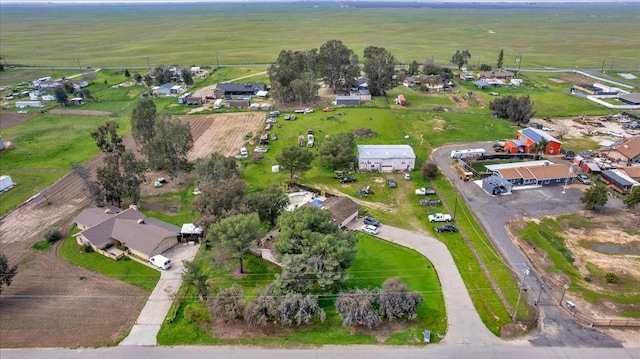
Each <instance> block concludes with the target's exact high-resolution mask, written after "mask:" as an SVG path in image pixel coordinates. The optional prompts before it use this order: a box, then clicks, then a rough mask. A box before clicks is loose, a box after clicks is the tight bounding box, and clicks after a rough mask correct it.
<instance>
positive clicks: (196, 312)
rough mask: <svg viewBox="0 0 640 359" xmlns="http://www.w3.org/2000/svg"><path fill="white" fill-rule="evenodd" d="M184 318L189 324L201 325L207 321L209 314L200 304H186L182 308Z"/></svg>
mask: <svg viewBox="0 0 640 359" xmlns="http://www.w3.org/2000/svg"><path fill="white" fill-rule="evenodd" d="M184 317H185V319H186V320H188V321H189V322H190V323H194V322H195V323H202V322H208V321H209V314H208V313H207V307H206V306H205V305H204V304H203V303H200V302H194V303H190V304H188V305H187V306H186V307H185V308H184Z"/></svg>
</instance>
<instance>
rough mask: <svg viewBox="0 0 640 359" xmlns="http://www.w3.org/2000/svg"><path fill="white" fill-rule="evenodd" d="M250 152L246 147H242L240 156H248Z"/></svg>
mask: <svg viewBox="0 0 640 359" xmlns="http://www.w3.org/2000/svg"><path fill="white" fill-rule="evenodd" d="M248 155H249V152H247V148H246V147H240V156H248Z"/></svg>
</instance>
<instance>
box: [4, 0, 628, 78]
mask: <svg viewBox="0 0 640 359" xmlns="http://www.w3.org/2000/svg"><path fill="white" fill-rule="evenodd" d="M470 13H473V21H469V14H470ZM639 15H640V10H639V9H638V7H636V6H629V5H627V4H622V3H621V4H610V3H606V4H566V3H559V4H553V3H545V4H507V5H502V6H501V5H495V4H492V5H482V4H453V5H447V6H443V5H439V4H426V3H425V4H418V5H416V4H409V5H407V6H402V5H399V6H393V7H389V6H385V7H382V6H375V5H368V6H357V7H348V8H345V7H340V6H339V5H338V4H322V5H321V6H319V7H311V6H309V4H306V3H289V4H272V3H271V4H252V5H251V11H250V12H247V11H246V7H244V4H161V5H160V4H154V5H151V4H135V5H127V6H119V5H101V6H74V5H57V6H47V7H30V6H17V5H14V6H5V5H4V4H3V9H2V11H1V12H0V42H1V43H2V46H3V53H4V54H10V56H7V61H8V62H9V63H11V64H28V65H40V66H52V65H53V66H66V67H76V66H79V67H82V68H85V67H86V66H89V65H91V66H93V67H94V68H97V67H102V66H128V67H130V68H129V71H130V72H131V71H133V70H132V69H133V67H134V66H135V67H141V68H142V67H143V68H146V67H147V66H148V64H149V63H151V66H152V67H155V66H157V65H160V64H167V65H168V64H183V65H187V64H197V65H201V66H202V65H205V64H208V65H213V64H256V63H262V64H265V63H272V62H273V61H274V59H276V58H277V56H278V54H279V52H280V51H281V50H282V49H291V50H310V49H314V48H315V49H317V48H319V47H320V46H321V45H322V44H323V43H325V42H326V41H327V40H330V39H339V40H342V41H343V42H344V43H345V44H346V45H347V46H349V47H350V48H352V49H353V50H354V52H355V53H356V54H357V55H358V56H360V58H361V59H362V53H363V50H364V49H365V48H366V47H367V46H370V45H374V46H381V47H385V48H387V49H388V50H390V51H391V53H392V54H393V55H394V56H395V57H396V58H397V59H398V61H399V62H402V63H404V64H407V63H409V62H411V61H413V60H417V61H418V63H422V62H424V61H425V60H426V59H430V60H431V59H432V60H433V61H434V62H436V63H439V64H448V63H449V59H450V58H451V56H452V55H453V53H454V52H455V50H456V49H468V50H469V51H470V52H471V54H472V56H473V57H472V58H471V60H470V62H471V63H473V64H474V65H479V64H480V63H486V64H490V65H495V61H496V59H497V56H498V52H499V51H500V49H504V63H505V65H506V66H513V65H514V59H515V56H516V55H521V59H522V62H521V64H520V65H521V66H523V67H543V66H553V67H567V68H575V67H581V68H600V67H601V66H602V65H603V58H614V57H615V67H616V68H624V69H637V61H636V59H638V58H640V54H639V50H638V49H640V43H639V40H638V39H637V36H635V35H634V34H636V33H637V18H638V16H639ZM496 18H499V19H501V21H499V22H496V21H495V19H496ZM68 19H74V21H72V22H70V21H68ZM282 19H287V21H282ZM166 24H172V28H173V30H172V31H170V32H166V31H165V26H166ZM211 24H215V26H216V28H220V29H225V31H222V32H221V31H213V30H212V29H211ZM586 28H588V29H589V31H584V29H586ZM77 29H91V31H78V30H77ZM139 29H145V31H139ZM514 29H518V31H514ZM160 33H162V34H163V36H149V34H160ZM594 33H597V34H598V36H596V37H594V36H592V34H594ZM273 34H286V35H285V37H284V38H283V37H282V36H275V37H274V36H273ZM371 34H375V43H372V36H371ZM407 34H426V35H425V36H423V37H422V39H421V41H416V40H415V37H412V36H407ZM559 39H562V41H558V40H559ZM96 44H100V46H96ZM523 44H526V46H523ZM567 44H570V51H567V50H568V49H567ZM79 63H80V64H79ZM609 63H610V61H609ZM609 63H608V64H607V65H609Z"/></svg>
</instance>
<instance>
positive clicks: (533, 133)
mask: <svg viewBox="0 0 640 359" xmlns="http://www.w3.org/2000/svg"><path fill="white" fill-rule="evenodd" d="M517 138H518V140H520V141H522V142H523V143H524V147H525V149H526V150H525V152H527V153H529V152H531V148H532V147H533V145H535V144H536V143H540V142H542V141H543V140H546V141H547V147H546V148H545V150H544V154H545V155H557V154H559V153H560V149H562V142H560V141H559V140H558V139H556V138H555V137H553V136H551V135H550V134H548V133H546V132H544V131H542V130H538V129H537V128H532V127H527V128H524V129H522V130H519V131H518V135H517Z"/></svg>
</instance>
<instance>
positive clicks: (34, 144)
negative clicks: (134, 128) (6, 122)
mask: <svg viewBox="0 0 640 359" xmlns="http://www.w3.org/2000/svg"><path fill="white" fill-rule="evenodd" d="M111 120H114V121H116V122H118V123H119V124H120V126H121V127H120V129H119V133H120V134H124V133H126V132H128V131H129V121H128V120H124V119H111ZM105 121H107V119H106V118H104V117H89V116H68V115H65V116H62V115H53V114H44V115H38V116H36V117H34V118H32V119H31V120H29V121H26V122H23V123H21V124H20V125H17V126H12V127H9V128H5V129H2V130H0V135H1V136H2V139H3V140H4V141H11V142H13V144H14V146H15V148H13V149H10V150H7V149H6V150H3V151H2V153H0V172H1V173H2V174H3V175H4V174H7V175H10V176H11V178H12V180H13V182H14V183H16V187H15V188H13V189H12V190H10V191H8V192H7V193H5V194H3V195H2V200H1V201H0V215H3V214H5V213H7V212H9V211H10V210H11V209H13V208H15V206H17V205H18V204H20V203H22V202H24V201H26V200H27V199H28V198H30V197H31V196H33V195H34V194H35V193H37V192H38V191H40V190H42V189H44V188H46V187H48V186H49V185H51V184H53V183H54V182H55V181H57V180H58V179H59V178H61V177H62V176H64V175H65V174H67V173H68V172H69V170H70V169H71V165H72V164H74V163H79V164H84V163H86V162H87V161H89V160H90V159H92V158H93V157H95V156H96V155H97V154H98V153H99V152H100V150H99V149H98V147H97V146H96V145H95V142H94V140H93V139H92V138H91V135H90V132H91V131H92V130H94V129H96V128H98V126H99V125H101V124H103V123H104V122H105ZM61 139H64V141H61Z"/></svg>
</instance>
